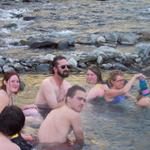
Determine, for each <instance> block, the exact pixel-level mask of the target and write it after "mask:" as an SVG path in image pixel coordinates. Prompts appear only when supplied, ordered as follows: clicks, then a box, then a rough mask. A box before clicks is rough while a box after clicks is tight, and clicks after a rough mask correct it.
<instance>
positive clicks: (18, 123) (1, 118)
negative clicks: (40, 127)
mask: <svg viewBox="0 0 150 150" xmlns="http://www.w3.org/2000/svg"><path fill="white" fill-rule="evenodd" d="M24 123H25V116H24V114H23V112H22V110H21V109H20V108H19V107H17V106H14V105H12V106H6V107H5V108H4V109H3V111H2V112H1V113H0V132H1V133H3V134H4V135H6V136H12V135H14V134H16V133H19V132H20V131H21V129H22V128H23V126H24Z"/></svg>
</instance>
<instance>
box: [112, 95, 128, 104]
mask: <svg viewBox="0 0 150 150" xmlns="http://www.w3.org/2000/svg"><path fill="white" fill-rule="evenodd" d="M125 99H126V96H124V95H118V96H116V97H114V98H113V100H112V101H111V103H112V104H118V103H120V102H121V101H123V100H125Z"/></svg>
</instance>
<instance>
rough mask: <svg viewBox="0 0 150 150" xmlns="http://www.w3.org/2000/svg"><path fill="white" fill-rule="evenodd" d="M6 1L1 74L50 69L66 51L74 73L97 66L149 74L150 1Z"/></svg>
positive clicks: (2, 9)
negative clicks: (90, 66)
mask: <svg viewBox="0 0 150 150" xmlns="http://www.w3.org/2000/svg"><path fill="white" fill-rule="evenodd" d="M0 3H1V5H0V12H1V13H0V17H1V19H0V23H1V24H0V35H1V38H0V55H1V57H0V72H7V71H10V70H17V71H19V72H23V73H25V72H39V73H40V72H48V71H49V67H50V65H51V64H50V63H51V61H52V59H53V57H54V56H55V55H58V54H63V55H65V56H66V57H67V58H68V60H69V62H70V64H71V66H72V71H82V70H83V69H86V68H87V67H88V66H89V65H90V64H97V65H98V66H99V67H100V68H102V69H104V70H111V69H121V70H123V71H130V72H133V71H135V72H137V71H138V72H139V71H143V72H145V73H147V74H149V64H150V61H149V55H150V30H149V25H150V24H149V21H150V2H149V0H143V1H142V3H141V1H139V0H133V1H129V0H124V1H121V0H107V1H96V0H87V1H85V0H81V1H80V2H78V1H73V0H63V1H60V0H57V1H49V0H43V1H31V2H22V1H19V0H17V1H16V0H15V1H13V0H11V1H10V0H8V1H1V2H0Z"/></svg>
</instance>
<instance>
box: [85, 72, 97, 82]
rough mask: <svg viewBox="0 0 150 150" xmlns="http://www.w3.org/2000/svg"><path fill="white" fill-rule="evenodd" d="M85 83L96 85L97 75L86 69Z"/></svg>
mask: <svg viewBox="0 0 150 150" xmlns="http://www.w3.org/2000/svg"><path fill="white" fill-rule="evenodd" d="M86 82H87V83H89V84H96V83H97V75H96V74H95V73H94V72H93V71H91V70H90V69H88V71H87V73H86Z"/></svg>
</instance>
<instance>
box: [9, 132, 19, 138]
mask: <svg viewBox="0 0 150 150" xmlns="http://www.w3.org/2000/svg"><path fill="white" fill-rule="evenodd" d="M17 137H19V134H18V133H16V134H14V135H12V136H11V137H10V138H11V139H14V138H17Z"/></svg>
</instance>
